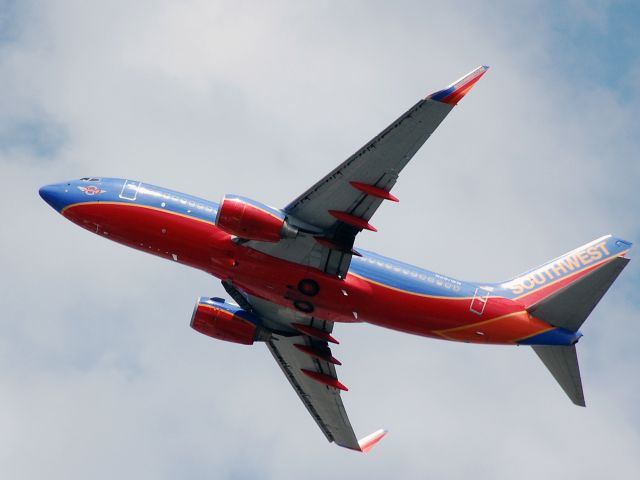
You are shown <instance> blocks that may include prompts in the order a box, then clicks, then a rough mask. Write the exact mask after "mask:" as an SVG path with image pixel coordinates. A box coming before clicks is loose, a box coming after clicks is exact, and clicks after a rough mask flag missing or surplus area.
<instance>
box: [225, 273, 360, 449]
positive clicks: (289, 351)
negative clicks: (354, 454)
mask: <svg viewBox="0 0 640 480" xmlns="http://www.w3.org/2000/svg"><path fill="white" fill-rule="evenodd" d="M222 284H223V286H224V287H225V289H226V290H227V292H228V293H229V294H230V295H231V296H232V297H233V298H234V299H235V300H236V302H238V303H239V304H240V305H244V306H245V308H246V309H250V311H252V312H253V313H255V314H256V315H259V316H260V317H261V318H262V320H263V322H264V325H265V326H266V327H267V328H268V329H269V330H271V331H273V332H277V333H274V334H273V335H271V337H270V338H269V339H268V340H267V342H266V343H267V347H268V348H269V351H270V352H271V354H272V355H273V358H275V360H276V362H277V363H278V365H279V366H280V368H281V369H282V372H283V373H284V375H285V377H287V380H289V383H290V384H291V386H292V387H293V389H294V391H295V392H296V394H297V395H298V397H300V400H301V401H302V403H303V404H304V406H305V407H306V408H307V410H308V411H309V413H310V414H311V416H312V417H313V419H314V420H315V422H316V423H317V424H318V427H320V430H322V433H324V435H325V436H326V437H327V440H329V441H330V442H335V443H337V444H338V445H340V446H342V447H346V448H350V449H353V450H358V451H360V450H361V449H360V445H359V443H358V439H357V438H356V436H355V433H354V431H353V428H352V427H351V423H350V422H349V417H348V416H347V412H346V410H345V408H344V405H343V403H342V399H341V397H340V390H339V389H337V388H335V387H331V386H328V385H326V384H324V383H322V382H319V381H318V380H316V379H314V378H312V377H310V376H309V373H305V372H304V371H305V370H306V371H307V372H315V373H317V374H320V375H325V376H326V377H327V378H328V379H335V380H337V379H338V375H337V372H336V369H335V364H334V363H332V362H335V361H336V360H335V358H333V355H332V352H331V349H330V348H329V344H328V342H327V341H326V340H323V339H320V338H317V337H313V336H311V335H305V334H304V332H301V331H300V330H298V329H297V328H296V327H295V325H303V326H306V327H311V328H312V329H315V330H316V331H319V332H322V333H324V334H327V335H328V334H330V333H331V331H332V330H333V323H332V322H328V321H323V320H320V319H317V318H314V317H310V316H308V315H304V314H302V313H300V312H297V311H295V310H291V309H289V308H285V307H282V306H280V305H277V304H275V303H272V302H270V301H268V300H264V299H261V298H258V297H254V296H253V295H249V294H247V293H245V292H241V291H240V290H239V289H237V288H236V287H234V286H233V285H231V284H230V283H228V282H222ZM309 352H313V353H314V354H310V353H309ZM337 364H339V362H338V363H337Z"/></svg>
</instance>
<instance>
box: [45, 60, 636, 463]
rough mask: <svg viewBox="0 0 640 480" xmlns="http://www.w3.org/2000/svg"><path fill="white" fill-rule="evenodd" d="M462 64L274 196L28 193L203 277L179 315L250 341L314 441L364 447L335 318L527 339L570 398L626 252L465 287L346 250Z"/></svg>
mask: <svg viewBox="0 0 640 480" xmlns="http://www.w3.org/2000/svg"><path fill="white" fill-rule="evenodd" d="M486 70H487V67H484V66H482V67H478V68H476V69H475V70H474V71H472V72H471V73H469V74H468V75H466V76H464V77H462V78H461V79H460V80H458V81H456V82H454V83H453V84H451V85H450V86H449V87H447V88H445V89H444V90H440V91H438V92H436V93H434V94H432V95H429V96H428V97H426V98H424V99H422V100H420V101H419V102H418V103H416V104H415V105H414V106H413V107H411V108H410V109H409V110H408V111H407V112H406V113H404V114H403V115H402V116H401V117H400V118H398V119H397V120H395V121H394V122H393V123H392V124H391V125H389V126H388V127H387V128H386V129H385V130H383V131H382V133H380V134H379V135H378V136H376V137H375V138H373V140H371V141H370V142H369V143H367V144H366V145H365V146H364V147H362V148H361V149H360V150H358V151H357V152H356V153H354V154H353V155H352V156H351V157H349V158H348V159H347V160H346V161H344V162H343V163H342V164H340V165H339V166H338V167H336V168H335V169H334V170H333V171H331V172H330V173H329V174H328V175H327V176H325V177H324V178H322V179H321V180H320V181H319V182H318V183H316V184H315V185H313V186H312V187H311V188H309V189H308V190H307V191H306V192H304V193H302V195H300V196H299V197H298V198H296V199H295V200H293V201H292V202H291V203H290V204H289V205H287V206H286V207H284V208H282V209H279V208H273V207H270V206H267V205H264V204H262V203H260V202H257V201H255V200H251V199H249V198H245V197H241V196H239V195H225V196H224V197H223V198H222V200H221V201H220V203H214V202H211V201H208V200H204V199H202V198H198V197H194V196H191V195H187V194H184V193H179V192H176V191H173V190H168V189H166V188H161V187H157V186H154V185H150V184H147V183H144V182H140V181H137V180H128V179H120V178H93V177H87V178H81V179H79V180H72V181H69V182H63V183H59V184H54V185H47V186H45V187H42V188H41V189H40V195H41V196H42V198H43V199H44V200H45V201H46V202H47V203H48V204H49V205H51V206H52V207H53V208H55V209H56V210H57V211H58V212H60V213H61V214H62V215H63V216H64V217H66V218H67V219H69V220H71V221H72V222H74V223H75V224H77V225H79V226H81V227H82V228H85V229H87V230H89V231H90V232H93V233H95V234H96V235H100V236H101V237H105V238H108V239H110V240H113V241H115V242H118V243H121V244H123V245H127V246H129V247H133V248H135V249H138V250H141V251H144V252H148V253H152V254H153V255H157V256H159V257H162V258H165V259H167V260H170V261H173V262H179V263H182V264H184V265H189V266H191V267H194V268H198V269H200V270H203V271H205V272H207V273H209V274H212V275H215V276H216V277H218V278H219V279H220V280H221V281H222V285H223V286H224V289H225V290H226V292H227V293H228V294H229V296H230V297H231V299H233V302H227V301H225V300H223V299H221V298H209V297H201V298H200V299H199V300H198V301H197V303H196V305H195V308H194V311H193V315H192V317H191V326H192V327H193V328H194V329H195V330H197V331H198V332H200V333H203V334H205V335H208V336H210V337H213V338H215V339H218V340H225V341H228V342H235V343H239V344H244V345H252V344H253V343H254V342H263V343H265V344H266V345H267V348H268V349H269V351H270V352H271V354H272V355H273V358H274V359H275V361H276V362H277V363H278V365H280V368H281V369H282V372H283V373H284V375H285V377H286V378H287V380H288V381H289V383H291V386H292V387H293V389H294V391H295V392H296V394H298V396H299V397H300V400H302V403H303V404H304V406H305V407H306V408H307V410H308V411H309V413H310V414H311V416H312V417H313V419H314V420H315V421H316V423H317V424H318V426H319V427H320V430H322V433H324V435H325V436H326V437H327V439H328V440H329V441H330V442H335V443H337V444H338V445H340V446H342V447H346V448H350V449H353V450H357V451H361V452H367V451H368V450H369V449H371V448H372V447H373V445H375V444H376V443H377V442H378V441H379V440H380V439H381V438H382V437H383V436H384V435H385V433H386V431H385V430H378V431H377V432H374V433H372V434H371V435H368V436H366V437H364V438H362V439H360V440H358V438H357V437H356V435H355V434H354V431H353V429H352V427H351V423H350V422H349V418H348V417H347V413H346V411H345V408H344V406H343V403H342V399H341V396H340V393H341V391H346V390H347V387H346V386H345V385H344V384H343V383H342V382H341V381H340V380H338V375H337V374H336V367H338V366H339V365H341V363H340V361H339V360H338V359H336V358H335V357H334V356H333V353H332V351H331V349H330V348H329V344H337V343H338V341H337V340H336V339H335V338H334V336H333V335H332V332H333V329H334V325H335V324H336V323H341V322H368V323H372V324H374V325H379V326H382V327H387V328H391V329H394V330H400V331H403V332H407V333H411V334H414V335H422V336H425V337H431V338H437V339H443V340H453V341H458V342H467V343H484V344H501V345H530V346H531V347H532V348H533V350H534V351H535V353H536V354H537V355H538V356H539V357H540V359H541V360H542V362H543V363H544V365H545V366H546V367H547V368H548V369H549V370H550V372H551V373H552V374H553V376H554V378H555V379H556V380H557V382H558V383H559V384H560V386H561V387H562V388H563V390H564V391H565V393H566V394H567V395H568V396H569V398H570V399H571V401H572V402H573V403H575V404H576V405H581V406H584V405H585V403H584V396H583V392H582V383H581V380H580V370H579V368H578V360H577V356H576V348H575V344H576V342H578V340H579V339H580V337H581V336H582V334H581V333H580V330H579V329H580V327H581V325H582V324H583V323H584V321H585V320H586V318H587V317H588V316H589V314H590V313H591V311H592V310H593V309H594V307H595V306H596V304H597V303H598V302H599V300H600V299H601V298H602V296H603V295H604V294H605V292H606V291H607V289H608V288H609V287H610V285H611V284H612V283H613V282H614V280H615V279H616V277H617V276H618V274H619V273H620V272H621V271H622V269H623V268H624V267H625V266H626V264H627V262H628V261H629V260H628V259H627V258H625V255H626V253H627V252H628V250H629V249H630V247H631V244H630V243H629V242H627V241H624V240H621V239H619V238H615V237H612V236H611V235H607V236H604V237H601V238H598V239H596V240H594V241H592V242H590V243H587V244H586V245H584V246H582V247H578V248H576V249H575V250H572V251H570V252H569V253H567V254H565V255H562V256H560V257H558V258H555V259H553V260H551V261H550V262H548V263H546V264H544V265H542V266H540V267H537V268H534V269H532V270H530V271H528V272H525V273H523V274H522V275H518V276H517V277H514V278H512V279H510V280H507V281H504V282H500V283H469V282H463V281H460V280H456V279H454V278H451V277H448V276H446V275H440V274H438V273H434V272H431V271H429V270H425V269H422V268H418V267H414V266H413V265H409V264H406V263H402V262H398V261H396V260H392V259H391V258H387V257H384V256H382V255H378V254H376V253H373V252H367V251H364V250H360V249H358V250H356V249H354V241H355V238H356V235H357V234H358V233H359V232H361V231H362V230H371V231H376V229H375V227H373V225H371V223H370V221H371V218H372V217H373V215H374V213H375V212H376V210H377V209H378V207H379V206H380V205H381V204H382V203H383V202H385V201H391V202H397V201H398V199H397V198H396V197H395V196H393V195H392V194H391V189H392V187H393V186H394V184H395V183H396V181H397V179H398V176H399V174H400V172H401V170H402V169H403V168H404V167H405V166H406V165H407V163H408V162H409V160H411V158H412V157H413V156H414V154H415V153H416V152H417V151H418V149H419V148H420V147H421V146H422V145H423V144H424V143H425V141H426V140H427V139H428V138H429V136H430V135H431V134H432V133H433V132H434V131H435V129H436V128H437V127H438V125H440V122H442V121H443V120H444V118H445V117H446V116H447V115H448V114H449V112H450V111H451V110H452V109H453V107H454V106H455V105H456V104H457V103H458V102H459V101H460V100H461V99H462V97H464V95H465V94H466V93H467V92H468V91H469V90H470V89H471V87H472V86H473V85H474V84H475V83H476V82H477V81H478V80H479V79H480V78H481V77H482V75H484V73H485V72H486Z"/></svg>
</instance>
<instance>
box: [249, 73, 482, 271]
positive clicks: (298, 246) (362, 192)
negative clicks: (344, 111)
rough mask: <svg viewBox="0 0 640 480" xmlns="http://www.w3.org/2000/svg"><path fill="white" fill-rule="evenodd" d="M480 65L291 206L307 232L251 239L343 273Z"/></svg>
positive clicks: (477, 75)
mask: <svg viewBox="0 0 640 480" xmlns="http://www.w3.org/2000/svg"><path fill="white" fill-rule="evenodd" d="M487 68H488V67H486V66H481V67H478V68H476V69H475V70H473V71H472V72H470V73H469V74H467V75H465V76H464V77H462V78H461V79H459V80H457V81H456V82H454V83H452V84H451V85H450V86H449V87H447V88H445V89H444V90H440V91H438V92H436V93H433V94H431V95H429V96H428V97H426V98H424V99H422V100H420V101H419V102H418V103H416V104H415V105H414V106H413V107H411V108H410V109H409V110H408V111H407V112H406V113H404V114H403V115H402V116H400V118H398V119H397V120H396V121H394V122H393V123H392V124H391V125H389V126H388V127H387V128H386V129H384V130H383V131H382V132H381V133H380V134H379V135H377V136H376V137H374V138H373V139H372V140H371V141H370V142H369V143H367V144H366V145H365V146H363V147H362V148H361V149H360V150H358V151H357V152H356V153H354V154H353V155H352V156H351V157H349V158H348V159H347V160H345V161H344V162H343V163H342V164H340V165H339V166H338V167H336V168H335V169H334V170H333V171H332V172H330V173H329V174H328V175H326V176H325V177H324V178H322V179H321V180H320V181H319V182H317V183H316V184H315V185H313V186H312V187H311V188H310V189H308V190H307V191H306V192H304V193H303V194H302V195H300V196H299V197H298V198H296V199H295V200H294V201H293V202H291V203H290V204H289V205H287V206H286V207H285V209H284V212H285V213H286V214H287V216H288V218H289V221H290V222H291V223H293V224H297V225H298V226H299V227H300V228H301V230H302V231H303V232H306V233H303V234H300V235H298V237H296V238H295V239H284V240H282V241H280V242H278V243H275V244H268V245H267V244H264V243H262V242H250V244H251V245H250V246H251V247H252V248H256V249H258V250H261V251H263V252H265V253H268V254H270V255H274V256H277V257H279V258H283V259H286V260H290V261H294V262H297V263H302V264H305V265H309V266H312V267H315V268H318V269H320V270H322V271H324V272H326V273H329V274H331V275H337V276H339V277H343V276H344V275H345V274H346V272H347V270H348V268H349V263H350V261H351V256H352V255H353V254H357V252H353V251H352V248H353V242H354V240H355V237H356V235H357V234H358V233H359V232H360V231H362V230H363V229H367V230H373V231H375V230H376V229H375V227H373V226H372V225H371V224H370V223H369V220H370V219H371V217H372V216H373V214H374V213H375V211H376V210H377V209H378V207H379V206H380V204H381V203H382V202H383V200H391V201H397V198H395V197H394V196H393V195H391V193H389V192H390V190H391V188H392V187H393V186H394V185H395V183H396V180H397V179H398V175H399V174H400V171H401V170H402V169H403V168H404V167H405V166H406V165H407V163H408V162H409V160H411V158H412V157H413V156H414V155H415V153H416V152H417V151H418V149H419V148H420V147H421V146H422V145H423V144H424V142H425V141H426V140H427V139H428V138H429V136H430V135H431V134H432V133H433V132H434V131H435V129H436V128H437V127H438V125H440V123H441V122H442V120H444V118H445V117H446V116H447V114H448V113H449V112H450V111H451V109H452V108H453V107H454V106H455V105H456V104H457V103H458V101H459V100H460V99H461V98H462V97H463V96H464V95H465V94H466V93H467V92H468V91H469V89H470V88H471V87H472V86H473V85H474V84H475V83H476V82H477V81H478V80H479V79H480V77H482V75H484V73H485V72H486V71H487Z"/></svg>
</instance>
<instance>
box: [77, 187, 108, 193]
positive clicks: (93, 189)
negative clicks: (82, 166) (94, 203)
mask: <svg viewBox="0 0 640 480" xmlns="http://www.w3.org/2000/svg"><path fill="white" fill-rule="evenodd" d="M78 190H80V191H81V192H84V193H85V194H86V195H100V194H101V193H104V192H106V190H102V189H101V188H98V187H96V186H95V185H89V186H88V187H78Z"/></svg>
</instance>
